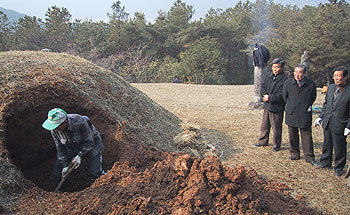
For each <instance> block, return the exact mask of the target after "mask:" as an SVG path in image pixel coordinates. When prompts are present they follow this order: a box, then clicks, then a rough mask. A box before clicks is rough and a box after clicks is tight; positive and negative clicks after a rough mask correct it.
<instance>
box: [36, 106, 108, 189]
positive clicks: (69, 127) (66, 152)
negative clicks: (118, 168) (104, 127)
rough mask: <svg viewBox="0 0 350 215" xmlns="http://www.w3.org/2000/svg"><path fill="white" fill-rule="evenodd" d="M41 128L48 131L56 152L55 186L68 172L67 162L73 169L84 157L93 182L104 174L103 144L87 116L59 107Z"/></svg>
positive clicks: (51, 113) (50, 113) (53, 110)
mask: <svg viewBox="0 0 350 215" xmlns="http://www.w3.org/2000/svg"><path fill="white" fill-rule="evenodd" d="M42 126H43V128H45V129H46V130H49V131H51V136H52V138H53V140H54V142H55V145H56V149H57V158H58V160H57V162H56V168H55V177H56V183H57V184H58V182H59V181H60V179H61V176H62V177H63V176H64V175H65V174H67V172H68V166H69V163H70V162H72V163H75V168H78V167H79V165H80V164H81V159H82V158H83V157H86V158H87V160H88V161H89V166H88V168H89V173H90V176H91V177H92V178H93V179H97V178H99V177H100V176H101V175H103V174H105V173H104V171H103V170H102V150H103V149H104V145H103V144H102V139H101V136H100V133H99V132H98V131H97V129H96V128H95V126H94V125H93V124H92V123H91V121H90V119H89V118H88V117H87V116H82V115H79V114H67V113H66V112H65V111H64V110H62V109H61V108H54V109H52V110H50V111H49V113H48V119H47V120H46V121H45V122H44V123H43V125H42Z"/></svg>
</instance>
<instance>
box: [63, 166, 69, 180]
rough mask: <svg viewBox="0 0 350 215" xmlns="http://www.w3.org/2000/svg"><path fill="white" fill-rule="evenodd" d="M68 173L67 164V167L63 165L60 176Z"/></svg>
mask: <svg viewBox="0 0 350 215" xmlns="http://www.w3.org/2000/svg"><path fill="white" fill-rule="evenodd" d="M67 173H68V166H67V167H64V168H63V169H62V178H63V177H65V176H66V174H67Z"/></svg>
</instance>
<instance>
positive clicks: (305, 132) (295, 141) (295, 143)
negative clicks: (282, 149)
mask: <svg viewBox="0 0 350 215" xmlns="http://www.w3.org/2000/svg"><path fill="white" fill-rule="evenodd" d="M299 131H300V137H301V147H302V149H303V152H304V159H305V161H306V162H309V163H310V162H312V161H315V154H314V143H313V141H312V133H311V127H308V128H296V127H292V126H288V134H289V151H290V154H291V155H292V156H298V157H300V149H299V142H300V141H299Z"/></svg>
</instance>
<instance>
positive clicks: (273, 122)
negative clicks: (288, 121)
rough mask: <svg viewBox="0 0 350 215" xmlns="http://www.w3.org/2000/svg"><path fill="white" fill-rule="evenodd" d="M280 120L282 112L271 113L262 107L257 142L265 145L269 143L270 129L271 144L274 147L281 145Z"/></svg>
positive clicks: (281, 119)
mask: <svg viewBox="0 0 350 215" xmlns="http://www.w3.org/2000/svg"><path fill="white" fill-rule="evenodd" d="M282 121H283V112H279V113H273V112H270V111H268V110H266V109H264V113H263V118H262V122H261V128H260V137H259V143H260V144H261V145H267V144H268V143H269V135H270V129H271V128H272V131H273V144H274V145H275V146H276V147H280V146H281V141H282Z"/></svg>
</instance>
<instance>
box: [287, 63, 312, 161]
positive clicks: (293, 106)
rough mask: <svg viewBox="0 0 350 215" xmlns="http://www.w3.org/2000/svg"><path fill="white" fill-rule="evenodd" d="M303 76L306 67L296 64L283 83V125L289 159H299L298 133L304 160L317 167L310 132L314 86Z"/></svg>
mask: <svg viewBox="0 0 350 215" xmlns="http://www.w3.org/2000/svg"><path fill="white" fill-rule="evenodd" d="M305 75H306V67H305V66H304V65H302V64H298V65H297V66H296V67H295V69H294V73H293V76H294V77H293V78H290V79H288V80H287V81H286V82H285V83H284V86H283V91H282V95H283V99H284V101H285V102H286V110H285V112H286V121H285V123H286V124H287V125H288V133H289V151H290V154H291V156H290V159H291V160H298V159H300V149H299V131H300V136H301V145H302V148H303V152H304V159H305V161H306V162H308V163H311V164H312V165H314V166H317V163H316V162H315V155H314V146H313V141H312V131H311V125H312V104H313V103H314V102H315V100H316V84H315V82H314V81H313V80H311V79H309V78H307V77H306V76H305Z"/></svg>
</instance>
